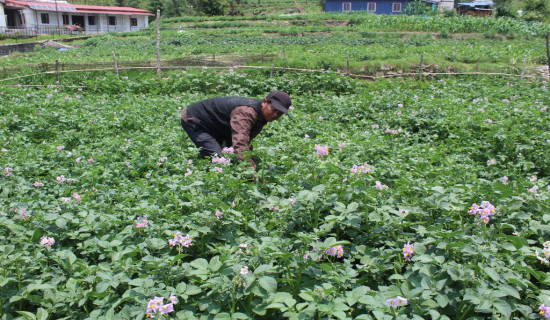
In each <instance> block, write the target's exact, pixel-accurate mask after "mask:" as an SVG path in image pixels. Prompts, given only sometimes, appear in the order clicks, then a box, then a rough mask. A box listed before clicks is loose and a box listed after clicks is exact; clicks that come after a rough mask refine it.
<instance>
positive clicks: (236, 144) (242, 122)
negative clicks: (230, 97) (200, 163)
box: [230, 106, 258, 170]
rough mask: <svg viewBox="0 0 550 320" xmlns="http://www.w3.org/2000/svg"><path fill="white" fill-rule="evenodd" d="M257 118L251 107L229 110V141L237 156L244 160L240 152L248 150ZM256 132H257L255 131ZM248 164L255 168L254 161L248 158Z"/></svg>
mask: <svg viewBox="0 0 550 320" xmlns="http://www.w3.org/2000/svg"><path fill="white" fill-rule="evenodd" d="M257 119H258V113H257V112H256V110H254V109H253V108H251V107H248V106H239V107H236V108H235V109H233V111H231V121H230V123H231V140H232V141H231V142H232V145H233V149H234V150H235V153H236V154H237V155H238V158H239V159H241V160H244V156H242V155H241V154H242V153H243V152H244V151H249V150H250V147H249V144H250V140H252V138H253V137H252V135H251V134H252V127H253V126H254V123H255V122H256V121H257ZM256 134H257V133H256ZM250 164H251V165H252V166H253V167H254V170H255V169H256V163H254V161H253V160H252V159H250Z"/></svg>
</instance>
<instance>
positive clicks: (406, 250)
mask: <svg viewBox="0 0 550 320" xmlns="http://www.w3.org/2000/svg"><path fill="white" fill-rule="evenodd" d="M402 250H403V257H404V258H405V260H407V261H411V257H412V255H413V253H414V246H413V245H412V244H411V242H410V241H409V242H407V244H405V245H403V249H402Z"/></svg>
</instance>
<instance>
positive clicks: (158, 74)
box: [157, 10, 160, 78]
mask: <svg viewBox="0 0 550 320" xmlns="http://www.w3.org/2000/svg"><path fill="white" fill-rule="evenodd" d="M157 78H160V10H157Z"/></svg>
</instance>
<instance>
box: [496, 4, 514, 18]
mask: <svg viewBox="0 0 550 320" xmlns="http://www.w3.org/2000/svg"><path fill="white" fill-rule="evenodd" d="M493 4H494V6H495V8H496V12H497V16H499V17H514V18H515V17H517V11H516V10H515V8H514V7H515V6H514V1H513V0H494V1H493Z"/></svg>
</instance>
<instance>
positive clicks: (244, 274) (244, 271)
mask: <svg viewBox="0 0 550 320" xmlns="http://www.w3.org/2000/svg"><path fill="white" fill-rule="evenodd" d="M247 274H248V267H247V266H244V267H242V268H241V275H243V276H246V275H247Z"/></svg>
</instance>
